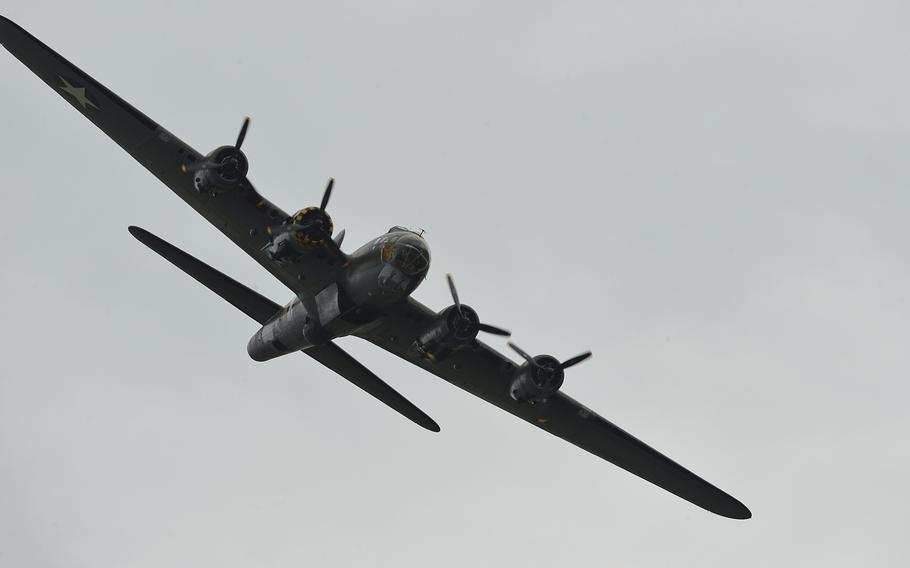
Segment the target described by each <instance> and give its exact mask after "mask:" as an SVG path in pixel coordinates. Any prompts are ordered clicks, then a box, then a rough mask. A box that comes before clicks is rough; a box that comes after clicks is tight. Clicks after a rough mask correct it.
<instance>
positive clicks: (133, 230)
mask: <svg viewBox="0 0 910 568" xmlns="http://www.w3.org/2000/svg"><path fill="white" fill-rule="evenodd" d="M126 230H127V231H129V232H130V234H131V235H133V236H134V237H136V238H137V239H139V240H140V241H141V240H142V237H144V236H145V235H147V234H149V232H148V231H146V230H145V229H143V228H142V227H137V226H136V225H130V226H129V227H127V228H126Z"/></svg>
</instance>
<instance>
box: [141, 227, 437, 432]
mask: <svg viewBox="0 0 910 568" xmlns="http://www.w3.org/2000/svg"><path fill="white" fill-rule="evenodd" d="M129 231H130V234H131V235H133V236H134V237H136V239H137V240H138V241H139V242H141V243H142V244H144V245H145V246H147V247H149V248H150V249H152V250H153V251H155V252H156V253H158V254H159V255H161V256H162V257H163V258H164V259H165V260H167V261H168V262H170V263H171V264H173V265H174V266H176V267H177V268H179V269H180V270H182V271H184V272H186V273H187V274H189V275H190V276H192V277H193V278H194V279H195V280H196V281H197V282H199V283H200V284H202V285H203V286H205V287H206V288H208V289H209V290H211V291H212V292H214V293H216V294H218V295H219V296H221V297H222V298H224V299H225V300H227V301H228V302H229V303H230V304H231V305H232V306H234V307H235V308H237V309H238V310H240V311H241V312H243V313H245V314H246V315H248V316H250V317H251V318H253V319H254V320H256V321H257V322H259V323H260V324H263V325H264V324H265V322H267V321H268V320H269V319H270V318H271V317H272V316H273V315H275V314H276V313H278V312H279V311H280V310H281V306H279V305H278V304H276V303H275V302H273V301H271V300H269V299H268V298H266V297H264V296H262V295H261V294H259V293H258V292H254V291H253V290H250V289H249V288H247V287H246V286H244V285H243V284H241V283H240V282H237V281H236V280H234V279H233V278H231V277H230V276H227V275H225V274H222V273H221V272H219V271H217V270H215V269H214V268H212V267H211V266H209V265H208V264H206V263H204V262H202V261H201V260H199V259H197V258H195V257H194V256H192V255H190V254H189V253H186V252H184V251H182V250H180V249H179V248H177V247H175V246H174V245H172V244H170V243H169V242H167V241H165V240H163V239H161V238H159V237H157V236H155V235H153V234H152V233H150V232H148V231H146V230H145V229H142V228H140V227H130V228H129ZM304 353H306V354H307V355H309V356H310V357H312V358H313V359H315V360H317V361H319V362H320V363H322V364H323V365H325V366H326V367H328V368H329V369H332V370H333V371H335V372H336V373H338V374H339V375H341V376H342V377H344V378H346V379H347V380H349V381H350V382H351V383H353V384H354V385H356V386H358V387H360V388H361V389H363V390H364V391H366V392H367V393H368V394H370V395H372V396H374V397H375V398H377V399H379V400H380V401H382V402H383V403H385V404H386V405H388V406H389V407H390V408H392V409H393V410H395V411H397V412H399V413H400V414H402V415H403V416H405V417H406V418H408V419H409V420H411V421H413V422H414V423H415V424H417V425H419V426H422V427H424V428H426V429H427V430H430V431H433V432H439V425H438V424H436V422H434V421H433V419H432V418H430V417H429V416H427V415H426V414H425V413H424V412H423V411H422V410H420V409H419V408H417V407H416V406H415V405H414V404H413V403H411V401H409V400H408V399H406V398H405V397H403V396H402V395H401V394H400V393H398V391H396V390H395V389H393V388H392V387H390V386H389V385H388V384H386V383H385V381H383V380H382V379H380V378H379V377H377V376H376V375H374V374H373V372H372V371H370V370H369V369H367V368H366V367H364V366H363V365H361V364H360V362H359V361H357V360H356V359H354V358H353V357H352V356H351V355H349V354H348V353H347V352H346V351H344V350H343V349H341V347H338V346H337V345H335V344H334V343H331V342H329V343H326V344H324V345H317V346H315V347H311V348H309V349H306V350H305V351H304Z"/></svg>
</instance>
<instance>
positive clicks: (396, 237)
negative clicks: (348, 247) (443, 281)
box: [247, 227, 430, 361]
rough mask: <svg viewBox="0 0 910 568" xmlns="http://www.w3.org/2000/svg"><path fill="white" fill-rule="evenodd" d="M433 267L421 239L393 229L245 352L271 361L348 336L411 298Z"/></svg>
mask: <svg viewBox="0 0 910 568" xmlns="http://www.w3.org/2000/svg"><path fill="white" fill-rule="evenodd" d="M429 267H430V248H429V245H428V244H427V242H426V240H425V239H424V238H423V236H421V235H420V234H418V233H416V232H414V231H410V230H408V229H405V228H403V227H392V228H391V229H389V231H388V232H387V233H385V234H384V235H381V236H379V237H376V238H375V239H372V240H371V241H369V242H368V243H366V244H364V245H363V246H362V247H360V248H358V249H357V250H356V251H354V252H353V253H352V254H351V255H349V256H348V259H347V262H346V263H345V270H344V271H343V272H342V273H341V276H340V277H339V278H338V279H337V281H335V282H333V283H331V284H329V285H328V286H326V287H325V288H324V289H323V290H322V291H320V292H319V293H318V294H316V295H315V296H314V297H312V298H300V297H296V298H294V299H293V300H291V301H290V302H289V303H288V304H287V305H286V306H285V307H284V308H283V309H282V310H281V311H280V312H279V313H277V314H276V315H275V317H273V318H272V319H270V320H269V321H268V322H266V324H265V325H263V326H262V328H261V329H260V330H259V331H257V332H256V334H254V335H253V337H252V338H251V339H250V341H249V343H248V344H247V352H248V353H249V355H250V357H252V358H253V359H255V360H256V361H267V360H269V359H273V358H275V357H279V356H281V355H285V354H287V353H292V352H294V351H299V350H301V349H306V348H307V347H312V346H313V345H319V344H321V343H325V342H326V341H330V340H332V339H333V338H335V337H339V336H341V335H347V334H349V333H350V332H351V331H353V330H354V329H357V328H358V327H361V326H363V325H367V324H369V322H370V320H371V319H373V318H375V317H377V316H378V315H380V314H381V313H382V310H383V308H384V307H386V306H389V305H392V304H395V303H397V302H400V301H402V300H404V299H405V298H406V297H408V296H409V295H410V294H411V293H412V292H413V291H414V290H415V289H416V288H417V287H418V286H419V285H420V283H421V282H423V280H424V279H425V278H426V275H427V270H429Z"/></svg>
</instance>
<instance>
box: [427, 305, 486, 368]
mask: <svg viewBox="0 0 910 568" xmlns="http://www.w3.org/2000/svg"><path fill="white" fill-rule="evenodd" d="M478 331H480V318H479V317H478V316H477V312H475V311H474V310H473V309H472V308H471V307H470V306H466V305H464V304H462V305H461V309H459V308H458V307H457V306H449V307H448V308H446V309H444V310H442V311H441V312H439V314H438V315H437V316H436V318H435V319H434V320H433V323H431V324H430V326H429V327H428V328H427V329H426V330H425V331H424V332H423V333H421V334H420V336H419V337H418V338H417V340H416V341H415V342H414V347H415V348H416V349H417V351H418V352H419V353H420V354H421V355H423V356H424V357H426V358H427V359H432V360H437V361H439V360H442V359H445V358H446V357H448V356H449V355H451V354H452V352H453V351H456V350H458V349H460V348H462V347H464V346H465V345H469V344H471V343H473V342H474V339H475V338H476V337H477V332H478Z"/></svg>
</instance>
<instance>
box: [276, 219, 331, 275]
mask: <svg viewBox="0 0 910 568" xmlns="http://www.w3.org/2000/svg"><path fill="white" fill-rule="evenodd" d="M267 231H268V236H269V244H268V245H267V246H266V248H265V251H266V253H267V254H268V255H269V257H270V258H271V259H272V260H275V261H277V262H293V261H295V260H297V259H299V258H300V257H301V256H304V255H306V254H309V253H310V252H312V251H313V250H315V249H316V248H318V247H321V246H323V245H325V244H326V243H328V241H329V240H331V238H332V232H333V231H334V227H333V224H332V218H331V217H330V216H329V214H328V213H326V212H325V210H323V209H320V208H319V207H307V208H305V209H301V210H300V211H298V212H297V213H296V214H294V216H293V217H291V218H289V219H288V220H287V221H285V223H284V224H282V225H277V226H275V227H269V228H268V229H267Z"/></svg>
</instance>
